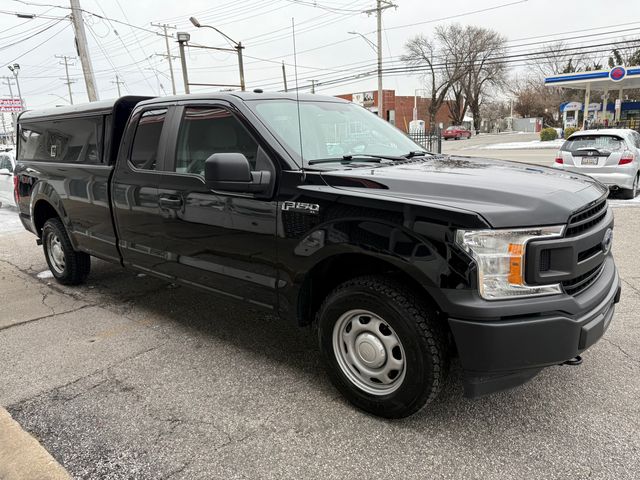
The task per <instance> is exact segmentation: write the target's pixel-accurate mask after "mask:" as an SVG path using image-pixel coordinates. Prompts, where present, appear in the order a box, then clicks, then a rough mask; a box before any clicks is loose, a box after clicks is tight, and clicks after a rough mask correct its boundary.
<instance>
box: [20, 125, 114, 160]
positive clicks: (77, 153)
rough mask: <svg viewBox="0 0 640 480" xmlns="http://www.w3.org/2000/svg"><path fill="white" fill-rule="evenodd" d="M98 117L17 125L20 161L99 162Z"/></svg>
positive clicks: (100, 153)
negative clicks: (18, 128)
mask: <svg viewBox="0 0 640 480" xmlns="http://www.w3.org/2000/svg"><path fill="white" fill-rule="evenodd" d="M102 123H103V122H102V116H100V117H81V118H69V119H64V120H42V121H37V122H27V123H23V124H21V125H20V137H19V142H20V149H19V151H20V159H21V160H40V161H45V162H60V163H86V164H99V163H102Z"/></svg>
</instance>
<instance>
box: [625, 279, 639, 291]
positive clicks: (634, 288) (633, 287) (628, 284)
mask: <svg viewBox="0 0 640 480" xmlns="http://www.w3.org/2000/svg"><path fill="white" fill-rule="evenodd" d="M622 281H623V283H625V284H626V285H627V286H628V287H629V288H631V290H633V291H634V292H635V293H636V294H637V295H640V289H638V288H636V287H635V286H634V285H633V284H632V283H630V282H628V281H627V280H625V279H624V278H623V279H622Z"/></svg>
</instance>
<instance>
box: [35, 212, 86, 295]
mask: <svg viewBox="0 0 640 480" xmlns="http://www.w3.org/2000/svg"><path fill="white" fill-rule="evenodd" d="M42 247H43V249H44V257H45V258H46V259H47V265H49V270H51V273H52V274H53V276H54V278H55V279H56V280H57V281H58V282H59V283H61V284H63V285H79V284H81V283H84V282H85V281H86V280H87V277H88V276H89V272H90V271H91V256H89V255H88V254H86V253H84V252H77V251H75V250H74V249H73V247H72V246H71V241H70V240H69V236H68V235H67V230H66V229H65V228H64V225H63V224H62V222H61V221H60V219H59V218H50V219H49V220H47V221H46V222H45V224H44V226H43V227H42ZM60 253H61V254H62V257H60ZM60 259H61V260H62V263H60Z"/></svg>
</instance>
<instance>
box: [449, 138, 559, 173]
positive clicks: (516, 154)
mask: <svg viewBox="0 0 640 480" xmlns="http://www.w3.org/2000/svg"><path fill="white" fill-rule="evenodd" d="M535 140H540V134H538V133H501V134H480V135H474V136H473V137H471V138H470V139H468V140H446V141H444V140H443V142H442V153H445V154H451V155H465V156H470V157H484V158H497V159H500V160H514V161H518V162H527V163H533V164H535V165H543V166H545V167H550V166H551V164H552V163H553V160H554V158H555V157H556V153H557V152H558V149H557V147H556V148H536V149H526V148H520V149H505V150H502V149H495V148H492V146H493V145H495V144H504V143H515V142H517V143H520V142H532V141H535Z"/></svg>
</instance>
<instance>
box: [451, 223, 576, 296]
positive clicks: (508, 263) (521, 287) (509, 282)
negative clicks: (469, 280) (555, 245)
mask: <svg viewBox="0 0 640 480" xmlns="http://www.w3.org/2000/svg"><path fill="white" fill-rule="evenodd" d="M563 230H564V225H558V226H553V227H539V228H523V229H517V230H458V231H456V243H457V244H458V245H460V246H461V247H462V248H463V249H464V250H465V251H467V252H468V253H469V254H470V255H471V256H472V257H473V259H474V260H475V261H476V263H477V264H478V285H479V289H480V296H481V297H482V298H485V299H486V300H498V299H504V298H514V297H528V296H535V295H551V294H556V293H562V289H561V287H560V284H554V285H540V286H529V285H526V284H525V281H524V258H525V252H526V246H527V242H528V241H529V240H533V239H540V238H556V237H561V236H562V232H563Z"/></svg>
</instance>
